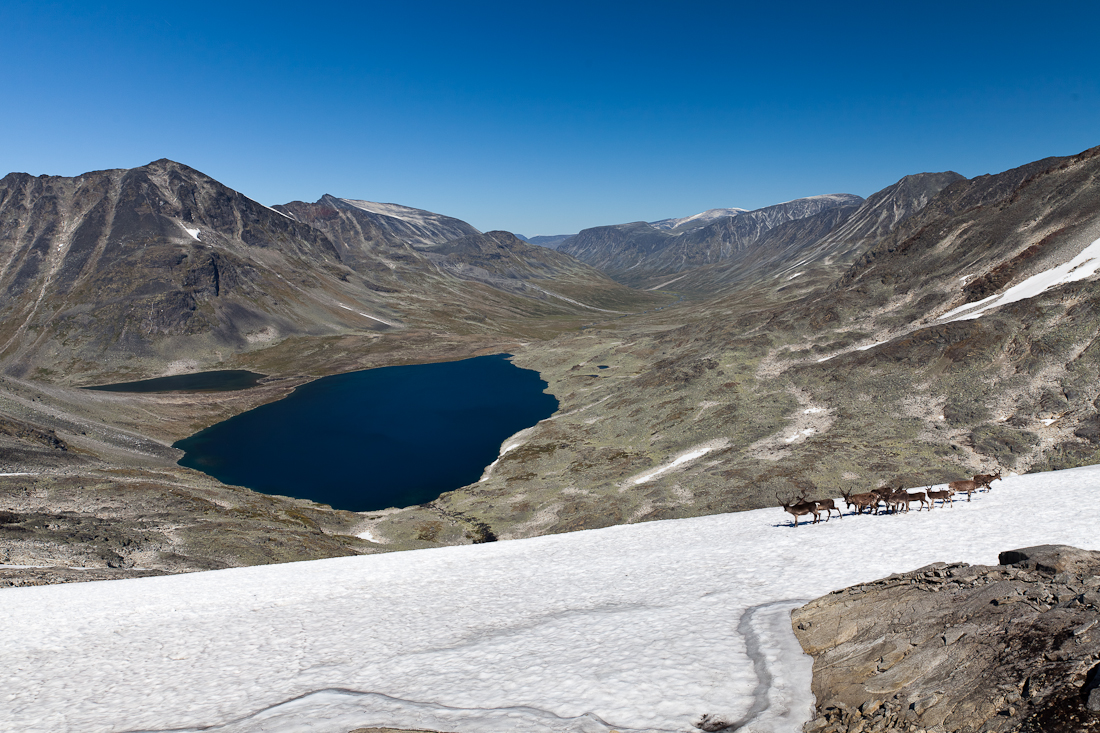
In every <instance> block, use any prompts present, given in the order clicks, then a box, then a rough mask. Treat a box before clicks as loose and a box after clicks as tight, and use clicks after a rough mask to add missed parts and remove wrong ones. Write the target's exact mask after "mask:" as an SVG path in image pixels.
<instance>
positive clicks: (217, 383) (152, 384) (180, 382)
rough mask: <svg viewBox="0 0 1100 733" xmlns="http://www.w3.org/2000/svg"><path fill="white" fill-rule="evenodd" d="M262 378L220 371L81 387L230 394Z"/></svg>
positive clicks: (113, 390)
mask: <svg viewBox="0 0 1100 733" xmlns="http://www.w3.org/2000/svg"><path fill="white" fill-rule="evenodd" d="M265 376H267V375H266V374H257V373H256V372H249V371H245V370H244V369H222V370H219V371H213V372H197V373H195V374H177V375H175V376H171V377H156V378H154V379H142V380H141V381H138V382H119V383H118V384H101V385H99V386H96V387H85V388H84V389H94V390H98V391H100V392H232V391H234V390H238V389H248V388H249V387H255V386H256V385H257V384H258V383H259V381H260V380H261V379H263V378H264V377H265Z"/></svg>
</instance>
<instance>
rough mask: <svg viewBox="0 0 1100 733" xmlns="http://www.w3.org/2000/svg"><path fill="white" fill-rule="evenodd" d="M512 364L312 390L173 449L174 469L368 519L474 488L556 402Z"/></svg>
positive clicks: (340, 378) (318, 385)
mask: <svg viewBox="0 0 1100 733" xmlns="http://www.w3.org/2000/svg"><path fill="white" fill-rule="evenodd" d="M507 356H508V355H507V354H497V355H493V356H479V357H476V358H473V359H465V360H463V361H453V362H444V363H440V364H417V365H414V366H400V367H384V368H380V369H370V370H367V371H362V372H352V373H350V374H338V375H335V376H332V377H325V378H323V379H318V380H317V381H315V382H310V383H309V384H305V385H302V386H301V387H298V388H297V389H295V390H294V391H293V392H292V393H291V394H290V395H288V396H287V397H286V398H285V399H283V400H280V401H278V402H273V403H271V404H267V405H263V406H261V407H257V408H256V409H254V410H250V411H249V412H245V413H242V414H240V415H237V416H235V417H233V418H230V419H229V420H226V421H225V422H222V423H218V424H217V425H213V426H211V427H209V428H207V429H206V430H203V431H202V432H199V433H196V434H195V435H192V436H191V437H189V438H185V439H183V440H181V441H179V442H177V443H176V444H175V447H176V448H180V449H182V450H184V451H186V455H185V456H184V457H183V458H182V459H181V460H180V464H181V465H183V466H188V467H190V468H195V469H198V470H200V471H204V472H205V473H208V474H210V475H211V476H214V477H215V478H217V479H218V480H220V481H222V482H224V483H228V484H235V485H238V486H247V487H249V488H250V489H254V490H256V491H260V492H263V493H266V494H281V495H284V496H294V497H298V498H301V499H311V500H313V501H317V502H321V503H323V504H329V505H331V506H332V507H333V508H336V509H349V510H351V511H370V510H375V509H384V508H386V507H404V506H412V505H414V504H422V503H424V502H427V501H431V500H432V499H435V498H436V497H438V496H439V495H440V494H441V493H443V492H444V491H450V490H452V489H457V488H459V487H460V486H465V485H467V484H471V483H474V482H475V481H477V480H478V478H479V477H480V476H481V473H482V470H483V469H484V468H485V466H487V465H489V464H490V463H492V462H493V461H494V460H495V459H496V458H497V455H498V453H499V450H500V444H501V443H502V442H504V440H505V439H506V438H508V436H510V435H512V434H514V433H516V432H518V431H520V430H522V429H524V428H527V427H530V426H532V425H534V424H535V423H537V422H538V421H539V420H542V419H543V418H546V417H549V416H550V415H552V414H553V413H554V411H555V410H557V408H558V401H557V399H555V398H554V397H553V396H552V395H549V394H546V393H544V392H543V390H544V389H545V388H546V386H547V385H546V382H544V381H543V380H542V379H541V378H540V377H539V375H538V372H535V371H531V370H528V369H520V368H519V367H516V366H514V365H513V364H512V363H511V362H509V361H508V360H507V358H506V357H507Z"/></svg>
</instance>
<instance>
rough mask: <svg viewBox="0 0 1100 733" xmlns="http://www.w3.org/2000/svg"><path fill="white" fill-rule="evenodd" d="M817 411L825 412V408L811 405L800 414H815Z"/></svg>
mask: <svg viewBox="0 0 1100 733" xmlns="http://www.w3.org/2000/svg"><path fill="white" fill-rule="evenodd" d="M819 412H825V408H823V407H811V408H809V409H807V410H803V411H802V414H803V415H816V414H817V413H819Z"/></svg>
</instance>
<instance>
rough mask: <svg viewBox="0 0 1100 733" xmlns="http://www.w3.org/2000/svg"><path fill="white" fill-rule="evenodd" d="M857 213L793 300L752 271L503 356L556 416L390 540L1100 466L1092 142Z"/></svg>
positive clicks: (517, 532) (528, 530)
mask: <svg viewBox="0 0 1100 733" xmlns="http://www.w3.org/2000/svg"><path fill="white" fill-rule="evenodd" d="M944 184H946V185H944ZM926 185H927V186H928V188H929V189H933V190H934V189H936V188H940V190H939V192H938V193H934V194H932V193H931V191H929V192H928V193H927V194H926V193H923V192H922V191H924V187H925V186H926ZM941 186H942V188H941ZM906 191H908V192H909V193H906ZM926 195H927V196H930V198H929V199H928V200H927V203H926V204H925V205H924V206H923V207H922V208H919V209H917V210H915V211H913V210H914V209H916V208H917V207H918V206H919V204H920V203H921V199H922V198H923V197H925V196H926ZM906 196H910V197H911V200H912V201H913V202H914V203H912V205H911V208H909V209H908V210H909V211H913V213H911V214H909V216H907V217H905V218H901V219H900V220H898V221H897V222H896V223H895V224H893V228H892V229H890V231H889V232H888V233H887V234H885V235H884V236H878V235H876V234H875V230H876V229H877V228H878V227H879V226H880V224H879V222H883V223H884V224H883V225H882V226H883V227H884V228H888V227H889V225H888V224H885V223H886V222H890V221H892V220H893V218H894V216H895V215H894V214H893V213H892V212H893V211H894V210H895V208H896V207H895V203H894V200H895V199H897V200H899V201H900V200H902V199H904V198H905V197H906ZM899 206H900V205H899ZM867 207H868V208H867V209H864V210H863V213H862V214H860V220H861V221H863V222H865V223H864V225H863V226H864V227H865V229H856V230H849V233H848V234H847V237H850V239H849V238H839V237H838V239H837V240H836V242H835V244H836V246H837V247H839V248H840V249H839V250H838V251H846V252H848V254H847V255H846V256H847V257H849V258H850V259H849V261H850V262H852V264H851V266H850V267H849V268H848V270H846V271H844V272H842V273H841V274H840V276H839V277H837V276H835V275H834V276H833V277H831V278H826V277H824V276H823V275H822V276H819V277H818V278H817V280H816V281H809V284H807V285H805V286H803V287H804V288H805V289H803V290H801V291H798V292H796V293H795V294H794V295H792V296H790V297H788V298H786V299H783V298H777V297H776V293H775V283H774V279H769V280H768V281H767V282H752V281H751V279H750V281H748V282H742V283H741V284H740V285H739V286H738V287H735V288H731V289H730V290H729V291H728V292H726V293H725V294H723V295H721V296H720V297H711V298H708V299H703V298H695V299H692V300H689V301H685V302H684V303H683V304H681V305H679V306H677V307H675V308H666V309H665V310H662V311H656V312H653V313H650V314H647V315H645V316H638V317H635V318H633V319H629V320H624V321H621V322H615V323H607V324H604V325H602V326H600V327H599V328H591V329H588V330H586V331H585V332H584V333H583V335H567V334H563V335H562V336H559V337H558V338H557V339H555V340H554V341H553V342H552V343H551V344H547V345H541V344H532V345H531V346H530V347H529V348H528V349H525V350H524V351H523V352H522V353H519V354H517V358H516V361H517V363H519V364H521V365H524V366H528V367H531V368H537V369H538V370H539V372H540V373H541V374H542V375H543V377H544V378H545V379H547V381H548V382H549V383H550V385H551V386H550V389H551V391H552V392H553V393H554V394H555V395H559V396H560V397H559V399H560V401H561V407H560V414H559V416H557V417H555V419H554V420H553V421H547V422H545V423H542V424H540V425H538V426H535V427H533V428H532V429H530V430H529V431H525V433H524V434H522V435H521V436H517V437H516V439H515V440H514V441H511V442H509V443H508V444H507V446H506V447H507V448H508V450H506V451H505V452H504V453H503V454H502V455H501V457H500V459H499V460H498V462H497V463H495V464H494V465H493V466H492V467H491V468H490V469H489V470H488V471H487V472H486V474H485V476H484V477H483V480H482V481H481V482H479V483H478V484H477V486H476V492H475V491H467V490H465V489H461V490H458V491H454V492H450V493H448V494H444V495H443V496H442V497H440V499H438V500H437V501H436V502H434V503H433V506H432V507H426V508H422V509H420V510H416V511H409V512H407V513H406V514H405V515H403V516H400V517H399V516H394V517H393V518H392V519H390V520H388V521H389V522H391V523H392V525H393V527H392V531H393V533H394V535H395V536H400V535H402V534H403V533H404V532H406V531H407V530H405V529H404V528H403V527H404V526H405V523H407V522H409V523H413V522H416V521H423V519H419V520H418V517H428V516H431V515H432V512H433V511H434V512H436V513H437V514H436V516H440V514H439V513H442V515H443V516H445V515H446V513H447V512H462V513H463V514H464V515H465V516H476V517H478V518H479V519H480V520H481V521H484V522H486V523H487V524H488V525H490V526H492V527H494V531H497V530H499V531H497V534H498V536H502V537H517V536H529V535H532V534H542V533H547V532H560V531H569V530H573V529H580V528H587V527H599V526H607V525H610V524H617V523H622V522H632V521H643V520H646V519H659V518H672V517H680V516H690V515H696V514H705V513H712V512H720V511H732V510H735V509H741V508H748V507H759V506H767V505H774V503H775V501H776V499H775V494H776V492H777V491H778V492H781V493H789V492H791V491H792V490H793V491H806V492H807V494H808V495H809V496H811V497H813V496H819V497H822V498H825V497H835V496H839V495H840V493H841V492H842V491H851V490H855V489H861V490H867V489H870V488H874V487H876V486H881V485H882V484H883V483H893V484H897V483H903V484H904V485H906V486H918V485H927V484H931V483H939V482H943V481H949V480H955V479H961V478H968V477H969V476H971V475H973V474H975V473H989V472H992V471H994V470H996V469H997V468H1001V469H1003V470H1005V471H1017V472H1024V471H1028V470H1049V469H1058V468H1070V467H1073V466H1079V465H1088V464H1093V463H1097V462H1100V431H1098V428H1097V426H1098V425H1100V412H1098V409H1100V341H1098V339H1097V335H1096V334H1097V333H1100V288H1098V286H1097V282H1098V280H1097V274H1096V273H1097V272H1100V270H1097V266H1100V256H1098V255H1097V254H1091V255H1090V254H1089V253H1088V252H1086V251H1085V250H1086V248H1088V247H1090V246H1091V245H1092V243H1094V242H1096V241H1097V240H1098V239H1100V214H1098V212H1100V149H1094V150H1089V151H1085V152H1084V153H1082V154H1080V155H1076V156H1072V157H1068V158H1055V159H1047V160H1043V161H1038V162H1036V163H1031V164H1027V165H1025V166H1021V167H1020V168H1017V169H1013V170H1009V171H1005V172H1003V173H999V174H995V175H988V176H980V177H977V178H974V179H970V180H963V179H961V178H956V177H955V176H953V175H952V174H933V175H932V176H931V177H930V178H929V179H926V180H924V181H921V180H919V179H917V180H909V181H903V182H902V185H901V186H900V187H899V188H897V189H895V190H894V191H893V192H892V195H886V194H884V195H883V196H881V197H877V198H876V199H875V200H869V203H868V204H867ZM898 210H899V211H901V210H904V209H903V208H899V209H898ZM858 211H859V210H857V212H858ZM852 216H853V217H854V216H856V213H853V214H852ZM850 218H851V217H850ZM790 226H793V224H791V225H790ZM822 228H823V229H824V228H825V227H822ZM861 231H867V232H868V234H867V239H862V235H861V234H860V232H861ZM826 236H828V235H826ZM876 237H877V238H876ZM822 240H824V238H822ZM861 240H862V241H863V242H864V244H863V245H862V247H863V248H862V249H860V246H861V245H859V242H860V241H861ZM846 243H852V247H853V248H854V249H851V250H847V249H844V248H845V247H847V246H848V245H847V244H846ZM868 243H869V244H868ZM1089 251H1090V252H1091V251H1092V250H1089ZM797 265H798V261H797V260H796V261H795V262H792V263H790V264H789V265H788V267H793V268H794V270H793V272H789V273H788V274H787V275H786V276H785V277H790V276H791V275H794V274H795V273H797V272H798V271H799V270H798V268H797ZM804 277H809V275H804V276H801V277H796V278H795V279H794V280H791V281H790V283H791V284H794V283H799V282H801V281H803V278H804ZM679 285H680V283H676V286H679ZM1044 288H1045V289H1044ZM1014 289H1015V291H1014ZM1010 291H1014V292H1015V293H1016V295H1012V294H1011V293H1010ZM780 295H783V294H782V293H780ZM993 296H1000V297H1001V300H999V301H998V300H985V299H988V298H991V297H993ZM1017 296H1019V299H1017ZM967 303H974V304H979V305H980V307H983V308H985V307H988V308H989V309H988V310H985V311H982V312H981V314H980V317H976V318H964V316H966V315H967V314H966V313H965V312H954V313H953V312H952V311H955V309H957V308H959V307H960V306H963V305H966V304H967ZM998 303H1001V304H1000V305H998ZM599 367H604V368H599ZM562 486H567V487H570V491H569V492H566V493H563V492H562V491H561V489H560V487H562ZM516 496H522V500H519V499H514V497H516ZM379 531H380V532H385V531H387V530H386V529H385V528H381V529H380V530H379Z"/></svg>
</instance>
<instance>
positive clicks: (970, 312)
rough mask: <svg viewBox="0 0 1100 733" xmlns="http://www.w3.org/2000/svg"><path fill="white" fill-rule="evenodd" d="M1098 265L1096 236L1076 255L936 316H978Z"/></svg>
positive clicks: (1074, 278) (1088, 272) (954, 318)
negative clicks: (1000, 290)
mask: <svg viewBox="0 0 1100 733" xmlns="http://www.w3.org/2000/svg"><path fill="white" fill-rule="evenodd" d="M1098 269H1100V239H1097V240H1096V241H1095V242H1093V243H1092V244H1090V245H1089V246H1088V247H1085V249H1083V250H1082V251H1081V253H1080V254H1079V255H1077V256H1076V257H1074V258H1073V259H1072V260H1070V261H1069V262H1065V263H1063V264H1061V265H1058V266H1057V267H1052V268H1050V269H1049V270H1046V271H1044V272H1040V273H1039V274H1037V275H1032V276H1031V277H1029V278H1028V279H1026V280H1024V281H1023V282H1021V283H1017V284H1016V285H1013V286H1012V287H1011V288H1009V289H1008V290H1006V291H1004V292H1003V293H998V294H996V295H991V296H989V297H988V298H984V299H982V300H979V301H976V302H974V303H967V304H965V305H960V306H959V307H958V308H954V309H952V310H950V311H948V312H947V313H944V314H943V315H942V316H940V317H939V320H941V321H942V320H946V319H950V320H951V321H967V320H970V319H972V318H980V317H981V316H982V314H984V313H985V312H986V311H988V310H989V309H991V308H996V307H998V306H1002V305H1008V304H1009V303H1015V302H1016V301H1018V300H1026V299H1027V298H1034V297H1035V296H1036V295H1039V294H1040V293H1042V292H1043V291H1045V290H1049V289H1050V288H1053V287H1055V286H1056V285H1064V284H1066V283H1071V282H1075V281H1077V280H1084V279H1086V278H1089V277H1092V276H1093V275H1095V274H1096V271H1097V270H1098Z"/></svg>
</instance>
